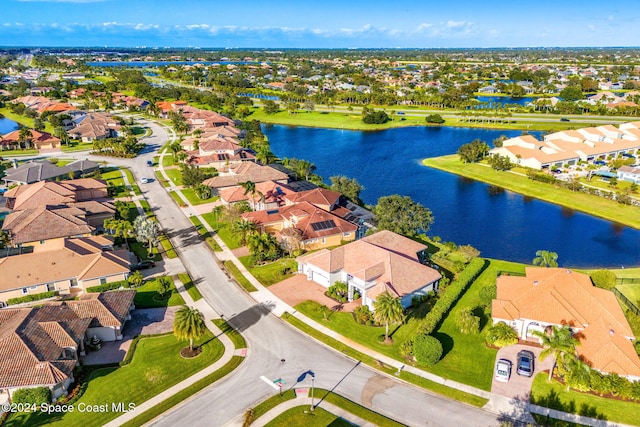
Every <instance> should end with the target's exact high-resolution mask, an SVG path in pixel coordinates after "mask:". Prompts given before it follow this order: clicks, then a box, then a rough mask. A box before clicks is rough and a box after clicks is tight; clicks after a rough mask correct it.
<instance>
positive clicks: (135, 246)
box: [127, 239, 162, 261]
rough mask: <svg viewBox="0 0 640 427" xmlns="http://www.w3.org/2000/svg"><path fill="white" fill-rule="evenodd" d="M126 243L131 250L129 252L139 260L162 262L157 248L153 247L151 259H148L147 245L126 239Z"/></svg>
mask: <svg viewBox="0 0 640 427" xmlns="http://www.w3.org/2000/svg"><path fill="white" fill-rule="evenodd" d="M127 243H129V249H131V251H132V252H133V253H134V254H136V256H137V257H138V259H139V260H141V261H142V260H145V259H150V260H153V261H161V260H162V255H160V253H159V252H158V248H157V247H155V246H154V247H153V249H152V251H151V253H152V255H153V256H152V257H151V258H149V251H148V248H147V245H146V244H144V243H142V242H138V241H137V240H136V239H127Z"/></svg>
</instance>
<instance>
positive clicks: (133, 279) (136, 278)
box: [127, 270, 144, 288]
mask: <svg viewBox="0 0 640 427" xmlns="http://www.w3.org/2000/svg"><path fill="white" fill-rule="evenodd" d="M127 282H128V283H129V286H131V287H132V288H138V287H140V286H142V283H143V282H144V277H143V276H142V273H141V272H140V270H137V271H136V272H135V273H133V274H132V275H130V276H129V277H128V278H127Z"/></svg>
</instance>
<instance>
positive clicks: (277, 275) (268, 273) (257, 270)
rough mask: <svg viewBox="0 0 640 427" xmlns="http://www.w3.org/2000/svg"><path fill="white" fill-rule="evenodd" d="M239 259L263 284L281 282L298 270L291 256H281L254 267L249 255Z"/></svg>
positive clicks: (268, 284) (269, 284)
mask: <svg viewBox="0 0 640 427" xmlns="http://www.w3.org/2000/svg"><path fill="white" fill-rule="evenodd" d="M239 260H240V262H241V263H242V264H243V265H244V266H245V267H246V268H247V270H249V273H251V274H252V275H253V277H255V278H256V279H258V281H259V282H260V283H262V284H263V285H264V286H271V285H273V284H274V283H278V282H282V281H283V280H284V279H286V278H289V277H291V276H293V275H294V274H295V273H296V272H297V271H298V263H297V262H296V260H295V259H292V258H282V259H279V260H277V261H274V262H271V263H269V264H265V265H259V266H255V267H254V266H252V264H251V255H247V256H243V257H240V258H239Z"/></svg>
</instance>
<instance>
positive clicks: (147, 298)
mask: <svg viewBox="0 0 640 427" xmlns="http://www.w3.org/2000/svg"><path fill="white" fill-rule="evenodd" d="M166 277H167V279H169V280H171V288H170V290H169V293H168V294H167V295H165V296H164V297H161V296H160V294H159V293H158V281H157V280H156V279H153V280H148V281H147V282H145V284H143V285H142V286H140V287H139V288H137V289H136V296H135V297H134V299H133V302H134V303H135V305H136V308H155V307H172V306H175V305H184V304H185V302H184V299H182V297H181V296H180V294H179V293H178V290H177V289H176V285H175V284H174V283H173V279H172V278H171V277H169V276H166Z"/></svg>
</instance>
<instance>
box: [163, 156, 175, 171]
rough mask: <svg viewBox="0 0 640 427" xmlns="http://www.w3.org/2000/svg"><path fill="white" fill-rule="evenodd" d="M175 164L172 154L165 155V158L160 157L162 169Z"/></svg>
mask: <svg viewBox="0 0 640 427" xmlns="http://www.w3.org/2000/svg"><path fill="white" fill-rule="evenodd" d="M175 164H176V162H175V160H173V155H172V154H169V155H166V156H163V157H162V166H163V167H165V168H167V167H169V166H173V165H175Z"/></svg>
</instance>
